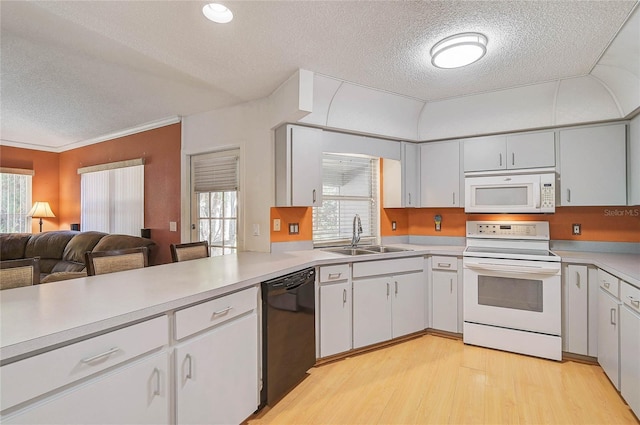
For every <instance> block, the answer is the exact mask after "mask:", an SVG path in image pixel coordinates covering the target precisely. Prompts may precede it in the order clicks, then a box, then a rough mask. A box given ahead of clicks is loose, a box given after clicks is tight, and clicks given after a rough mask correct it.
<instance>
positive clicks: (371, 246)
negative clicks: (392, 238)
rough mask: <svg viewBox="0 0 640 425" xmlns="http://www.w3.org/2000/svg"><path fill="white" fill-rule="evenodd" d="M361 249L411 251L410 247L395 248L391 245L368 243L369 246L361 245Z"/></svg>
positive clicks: (382, 251)
mask: <svg viewBox="0 0 640 425" xmlns="http://www.w3.org/2000/svg"><path fill="white" fill-rule="evenodd" d="M362 249H364V250H367V251H374V252H381V253H384V252H405V251H411V250H410V249H404V248H396V247H393V246H382V245H369V246H363V247H362Z"/></svg>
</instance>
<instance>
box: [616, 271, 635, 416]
mask: <svg viewBox="0 0 640 425" xmlns="http://www.w3.org/2000/svg"><path fill="white" fill-rule="evenodd" d="M620 298H621V300H622V302H623V305H622V307H620V392H621V394H622V397H623V398H624V399H625V401H626V402H627V404H629V407H631V410H633V412H634V413H635V414H636V416H638V417H640V289H638V288H635V287H632V286H631V285H629V284H628V283H624V282H623V283H622V287H621V292H620Z"/></svg>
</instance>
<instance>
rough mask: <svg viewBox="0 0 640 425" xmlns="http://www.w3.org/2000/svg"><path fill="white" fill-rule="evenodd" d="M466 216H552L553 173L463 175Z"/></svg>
mask: <svg viewBox="0 0 640 425" xmlns="http://www.w3.org/2000/svg"><path fill="white" fill-rule="evenodd" d="M464 189H465V204H464V210H465V212H468V213H553V212H555V211H556V174H555V171H545V172H529V173H524V174H515V173H509V174H478V175H465V178H464Z"/></svg>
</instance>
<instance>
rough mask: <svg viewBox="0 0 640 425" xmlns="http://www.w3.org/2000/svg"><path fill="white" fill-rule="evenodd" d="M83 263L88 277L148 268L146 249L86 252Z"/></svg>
mask: <svg viewBox="0 0 640 425" xmlns="http://www.w3.org/2000/svg"><path fill="white" fill-rule="evenodd" d="M84 262H85V265H86V267H87V275H88V276H95V275H99V274H105V273H113V272H120V271H125V270H132V269H141V268H143V267H147V266H149V258H148V250H147V247H139V248H129V249H118V250H114V251H95V252H91V251H88V252H86V253H85V254H84Z"/></svg>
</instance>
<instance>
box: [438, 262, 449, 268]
mask: <svg viewBox="0 0 640 425" xmlns="http://www.w3.org/2000/svg"><path fill="white" fill-rule="evenodd" d="M438 267H446V268H449V267H451V263H438Z"/></svg>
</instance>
